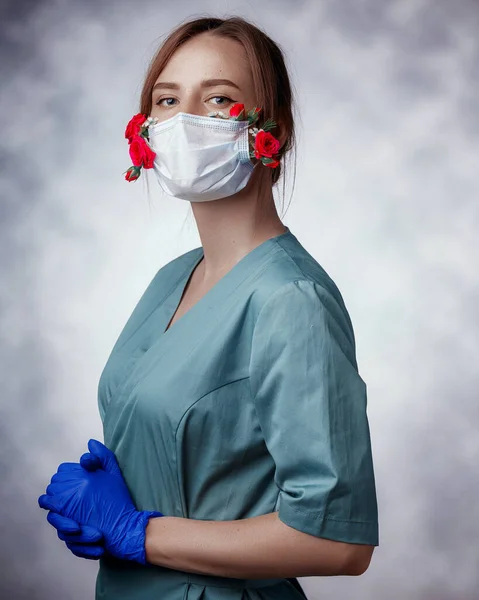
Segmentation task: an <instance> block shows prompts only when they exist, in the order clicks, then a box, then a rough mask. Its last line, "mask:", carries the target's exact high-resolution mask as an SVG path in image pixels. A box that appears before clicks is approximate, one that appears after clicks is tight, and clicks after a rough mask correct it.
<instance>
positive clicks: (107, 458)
mask: <svg viewBox="0 0 479 600" xmlns="http://www.w3.org/2000/svg"><path fill="white" fill-rule="evenodd" d="M88 450H90V452H91V453H92V454H93V455H95V456H97V457H98V458H99V459H100V461H101V465H102V468H103V469H104V470H105V471H108V472H109V473H114V474H121V470H120V466H119V465H118V461H117V459H116V456H115V453H114V452H112V451H111V450H110V449H109V448H107V447H106V446H105V444H102V443H101V442H99V441H98V440H94V439H90V440H89V441H88Z"/></svg>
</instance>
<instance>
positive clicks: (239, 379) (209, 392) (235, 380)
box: [175, 375, 249, 441]
mask: <svg viewBox="0 0 479 600" xmlns="http://www.w3.org/2000/svg"><path fill="white" fill-rule="evenodd" d="M244 379H249V375H244V376H243V377H238V378H237V379H232V380H231V381H227V382H226V383H222V384H221V385H218V386H217V387H215V388H213V389H212V390H209V391H208V392H206V393H205V394H203V395H202V396H200V397H199V398H198V399H197V400H195V401H194V402H193V403H192V404H190V405H189V406H188V408H187V409H185V411H184V413H183V414H182V415H181V418H180V420H179V421H178V425H177V426H176V429H175V441H176V436H177V433H178V429H179V427H180V425H181V422H182V421H183V418H184V417H185V415H186V413H187V412H188V411H189V410H190V409H191V408H193V406H194V405H195V404H197V403H198V402H199V401H200V400H203V398H206V396H209V395H210V394H212V393H213V392H217V391H218V390H220V389H221V388H222V387H225V386H227V385H232V384H233V383H237V382H238V381H243V380H244Z"/></svg>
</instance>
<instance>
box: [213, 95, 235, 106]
mask: <svg viewBox="0 0 479 600" xmlns="http://www.w3.org/2000/svg"><path fill="white" fill-rule="evenodd" d="M214 98H225V99H226V100H228V101H229V102H232V100H231V98H228V96H213V98H211V100H213V99H214ZM214 104H218V102H215V103H214ZM221 104H225V103H224V102H222V103H221Z"/></svg>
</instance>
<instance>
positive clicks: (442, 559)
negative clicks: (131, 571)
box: [0, 0, 479, 600]
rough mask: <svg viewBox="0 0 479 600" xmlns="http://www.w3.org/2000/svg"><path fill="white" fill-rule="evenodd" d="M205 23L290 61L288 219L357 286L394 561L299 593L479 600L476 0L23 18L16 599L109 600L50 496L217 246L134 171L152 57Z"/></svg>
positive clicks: (1, 298) (22, 13) (4, 195)
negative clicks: (153, 304)
mask: <svg viewBox="0 0 479 600" xmlns="http://www.w3.org/2000/svg"><path fill="white" fill-rule="evenodd" d="M198 11H201V12H198ZM204 13H207V14H210V15H214V16H222V17H224V16H229V15H231V14H241V15H243V16H245V17H246V18H249V19H251V20H253V21H254V22H256V23H257V24H258V25H259V26H261V27H263V28H264V29H265V30H266V31H267V33H268V34H269V35H271V36H272V37H273V39H275V40H276V41H277V42H279V43H280V44H281V46H282V48H283V49H284V51H285V54H286V56H287V60H288V65H289V68H290V72H291V77H292V79H293V82H294V85H295V88H296V90H297V96H298V106H299V113H300V121H298V126H299V129H300V140H299V148H298V171H297V179H296V187H295V192H294V196H293V200H292V202H291V204H289V192H288V189H289V190H290V189H291V186H289V188H288V189H287V195H286V198H285V201H284V206H285V207H288V205H289V207H288V210H287V211H286V214H285V216H284V222H285V223H286V224H287V225H288V226H289V227H290V228H291V229H292V231H293V233H295V235H296V236H297V237H298V238H299V240H300V241H301V242H302V243H303V245H304V246H305V247H306V248H307V249H308V250H309V251H310V252H311V253H312V254H313V255H314V256H315V257H316V259H317V260H318V261H319V262H320V263H321V264H322V265H323V267H324V268H326V270H327V271H328V272H329V274H330V275H331V276H332V277H333V279H334V280H335V281H336V283H337V284H338V286H339V288H340V290H341V292H342V294H343V296H344V298H345V301H346V305H347V306H348V309H349V311H350V314H351V318H352V321H353V324H354V328H355V333H356V338H357V349H358V362H359V366H360V372H361V374H362V377H363V378H364V380H365V381H366V382H367V384H368V391H369V404H368V414H369V419H370V427H371V434H372V439H373V452H374V459H375V470H376V478H377V487H378V501H379V508H380V546H379V547H378V548H377V549H376V551H375V555H374V557H373V561H372V563H371V566H370V568H369V570H368V571H367V572H366V573H365V574H364V575H363V576H361V577H333V578H326V577H325V578H303V579H301V580H300V581H301V583H302V585H303V587H304V589H305V590H306V592H307V594H308V596H309V598H310V599H311V600H314V599H318V600H320V599H326V598H335V599H337V600H343V599H344V600H346V599H348V598H354V599H355V600H376V599H377V600H384V599H387V600H396V599H407V600H423V599H424V600H426V599H427V600H429V599H430V600H433V599H434V600H450V599H458V600H466V599H467V600H472V599H473V598H474V599H477V598H478V597H479V592H478V589H479V539H478V537H479V508H478V507H479V503H478V497H477V495H478V494H479V483H478V472H479V469H478V466H477V463H478V459H479V435H478V424H479V423H478V422H479V403H478V384H479V372H478V356H479V352H478V350H479V348H478V332H479V309H478V306H479V302H478V300H479V293H478V292H479V269H478V256H479V243H478V228H479V210H478V192H479V184H478V179H477V177H478V167H479V108H478V106H479V104H478V91H479V84H478V82H479V36H478V32H479V3H478V2H477V0H467V1H465V0H463V1H461V0H455V1H454V2H453V1H450V0H395V1H390V2H383V1H382V0H341V1H338V0H320V1H314V0H309V1H303V2H298V1H290V2H286V1H281V2H261V3H259V2H253V1H249V2H248V1H243V2H241V3H240V2H232V1H229V2H228V1H226V0H221V1H220V0H218V1H216V2H215V1H209V2H208V1H205V2H202V3H200V5H199V6H197V5H194V4H193V3H192V2H186V1H181V0H176V1H175V2H160V1H157V2H153V1H138V2H135V3H133V2H131V1H130V2H118V1H117V2H113V1H104V2H93V1H89V2H87V1H82V2H73V1H71V2H66V1H63V2H62V1H60V0H57V1H53V0H47V1H43V2H42V1H39V0H38V1H29V2H26V1H25V0H23V1H20V2H18V1H17V2H14V1H13V0H9V1H7V0H3V1H2V3H1V8H0V52H1V62H0V75H1V78H0V118H1V120H2V124H1V137H0V169H1V187H0V198H1V203H0V268H1V286H0V319H1V323H0V325H1V326H0V336H1V347H0V352H1V361H0V378H1V390H2V394H1V404H0V436H1V437H0V450H1V454H0V470H1V471H0V472H1V493H0V498H1V502H0V513H1V514H0V523H1V532H0V533H1V535H0V540H1V541H0V544H1V547H0V552H1V571H2V572H1V575H0V597H1V598H2V599H3V598H5V599H23V598H25V599H27V598H28V600H37V599H38V600H44V599H45V600H46V599H48V600H50V599H52V598H55V599H57V598H58V599H61V600H85V599H86V598H93V588H94V580H95V576H96V572H97V568H98V563H97V562H93V561H86V560H83V559H79V558H76V557H75V556H73V555H72V554H70V552H69V551H68V550H67V549H66V548H65V546H64V545H63V543H62V542H60V541H59V540H58V538H57V537H56V532H55V530H54V529H53V528H52V527H51V526H50V525H49V524H48V523H47V521H46V518H45V517H46V512H45V511H43V510H41V509H40V508H39V507H38V505H37V498H38V496H39V495H40V494H41V493H43V492H44V489H45V487H46V485H47V484H48V482H49V479H50V477H51V475H52V474H53V473H54V472H55V471H56V469H57V466H58V464H59V463H60V462H65V461H71V460H74V461H77V460H78V459H79V457H80V455H81V454H82V453H83V452H85V451H86V443H87V441H88V439H89V438H90V437H96V438H98V439H103V438H102V429H101V422H100V418H99V414H98V410H97V398H96V392H97V384H98V378H99V376H100V373H101V370H102V368H103V366H104V363H105V361H106V359H107V356H108V354H109V352H110V350H111V347H112V345H113V343H114V341H115V340H116V337H117V335H118V334H119V331H120V330H121V328H122V327H123V325H124V323H125V321H126V319H127V318H128V316H129V315H130V313H131V311H132V309H133V307H134V305H135V304H136V302H137V300H138V299H139V297H140V295H141V294H142V292H143V291H144V289H145V288H146V286H147V284H148V283H149V282H150V280H151V278H152V277H153V275H154V274H155V273H156V271H157V270H158V269H159V268H160V267H161V266H162V265H164V264H166V263H167V262H168V261H170V260H171V259H173V258H174V257H176V256H178V255H179V254H181V253H183V252H186V251H187V250H189V249H191V248H193V247H196V246H198V245H199V244H200V242H199V238H198V235H197V231H196V226H195V223H194V219H193V217H192V215H191V211H190V207H189V203H187V202H184V201H180V200H176V199H174V198H173V199H172V198H167V197H166V198H165V197H161V196H159V195H158V196H156V197H155V192H156V188H155V187H154V186H152V198H153V199H152V201H151V202H149V201H148V199H147V197H146V192H145V189H144V187H142V186H141V184H140V182H137V183H136V184H129V183H127V182H125V181H124V180H123V175H122V173H123V172H124V171H125V170H126V169H127V168H128V166H129V165H130V161H129V156H128V152H127V146H126V141H125V140H124V139H123V133H124V127H125V125H126V123H127V121H128V120H129V119H130V117H131V116H132V115H133V114H134V113H136V112H137V109H138V104H137V102H138V97H139V93H140V90H141V84H142V78H143V76H144V74H145V71H146V66H147V62H148V60H149V59H150V57H151V56H152V54H153V53H154V51H155V50H156V48H157V46H158V44H159V43H160V42H161V39H162V36H164V35H165V34H167V33H168V32H169V31H170V30H171V28H172V27H174V26H175V25H176V24H177V23H178V22H179V21H180V20H183V19H185V18H187V17H189V16H193V15H196V16H199V15H202V14H204ZM278 205H279V208H280V214H283V213H281V207H282V206H283V203H282V201H281V198H279V200H278Z"/></svg>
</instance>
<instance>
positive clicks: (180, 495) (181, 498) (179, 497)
mask: <svg viewBox="0 0 479 600" xmlns="http://www.w3.org/2000/svg"><path fill="white" fill-rule="evenodd" d="M248 378H249V375H248V376H245V377H238V378H237V379H234V380H232V381H228V382H227V383H223V384H221V385H219V386H217V387H216V388H214V389H212V390H209V391H208V392H206V393H205V394H203V395H202V396H201V397H200V398H198V399H197V400H195V402H193V403H192V404H190V405H189V406H188V408H187V409H186V410H185V411H184V413H183V414H182V415H181V418H180V420H179V421H178V425H177V426H176V429H175V477H176V485H177V489H178V501H179V503H180V505H181V511H182V513H183V517H185V515H186V514H187V510H186V506H185V505H184V503H183V496H182V492H181V490H182V487H181V483H180V474H179V460H178V437H177V436H178V429H179V428H180V425H181V423H182V422H183V419H184V417H185V415H186V414H187V413H188V412H189V410H190V409H191V408H193V406H195V405H196V404H198V402H199V401H200V400H203V399H204V398H206V397H207V396H209V395H210V394H212V393H213V392H216V391H218V390H220V389H221V388H223V387H226V386H228V385H232V384H233V383H237V382H238V381H243V380H244V379H248Z"/></svg>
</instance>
